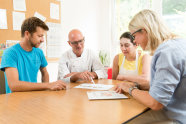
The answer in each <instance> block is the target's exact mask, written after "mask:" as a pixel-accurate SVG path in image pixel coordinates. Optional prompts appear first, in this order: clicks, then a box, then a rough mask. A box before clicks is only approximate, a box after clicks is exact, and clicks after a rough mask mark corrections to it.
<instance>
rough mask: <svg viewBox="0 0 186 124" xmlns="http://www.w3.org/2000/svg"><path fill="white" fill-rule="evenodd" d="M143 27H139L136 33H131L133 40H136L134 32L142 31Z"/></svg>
mask: <svg viewBox="0 0 186 124" xmlns="http://www.w3.org/2000/svg"><path fill="white" fill-rule="evenodd" d="M142 30H143V29H139V30H137V31H135V32H134V33H132V34H131V37H132V40H135V36H134V34H136V33H137V32H141V31H142Z"/></svg>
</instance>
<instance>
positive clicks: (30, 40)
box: [29, 38, 36, 47]
mask: <svg viewBox="0 0 186 124" xmlns="http://www.w3.org/2000/svg"><path fill="white" fill-rule="evenodd" d="M29 43H30V45H31V46H32V47H36V45H35V44H33V43H32V38H30V39H29Z"/></svg>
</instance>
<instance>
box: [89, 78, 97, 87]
mask: <svg viewBox="0 0 186 124" xmlns="http://www.w3.org/2000/svg"><path fill="white" fill-rule="evenodd" d="M90 79H91V82H92V83H93V84H94V86H96V85H95V82H94V80H93V79H92V77H90Z"/></svg>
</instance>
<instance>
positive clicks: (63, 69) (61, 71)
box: [58, 54, 70, 82]
mask: <svg viewBox="0 0 186 124" xmlns="http://www.w3.org/2000/svg"><path fill="white" fill-rule="evenodd" d="M67 60H68V59H67V57H66V56H65V54H64V55H62V56H61V58H60V60H59V65H58V80H63V81H65V82H70V77H67V78H64V76H65V75H67V74H69V73H70V71H69V69H68V65H67V64H68V63H67Z"/></svg>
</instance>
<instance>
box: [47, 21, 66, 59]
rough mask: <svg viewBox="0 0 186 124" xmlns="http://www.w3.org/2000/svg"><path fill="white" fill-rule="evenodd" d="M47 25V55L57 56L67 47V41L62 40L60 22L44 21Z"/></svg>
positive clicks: (50, 56)
mask: <svg viewBox="0 0 186 124" xmlns="http://www.w3.org/2000/svg"><path fill="white" fill-rule="evenodd" d="M46 24H47V25H48V27H49V31H48V32H47V57H49V58H59V57H61V55H62V53H63V52H64V51H66V50H67V49H68V43H67V42H66V41H63V40H62V38H63V37H64V36H63V35H62V34H63V33H62V27H61V24H58V23H51V22H47V23H46Z"/></svg>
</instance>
